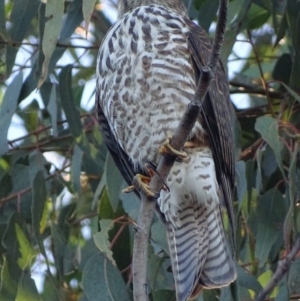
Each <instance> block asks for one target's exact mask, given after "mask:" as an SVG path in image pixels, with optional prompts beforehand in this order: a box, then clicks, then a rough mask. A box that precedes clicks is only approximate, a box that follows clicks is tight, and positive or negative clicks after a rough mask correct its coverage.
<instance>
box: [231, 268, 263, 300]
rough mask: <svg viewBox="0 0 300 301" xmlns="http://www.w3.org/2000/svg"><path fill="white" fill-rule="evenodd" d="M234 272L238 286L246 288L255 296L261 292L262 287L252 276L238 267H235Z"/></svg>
mask: <svg viewBox="0 0 300 301" xmlns="http://www.w3.org/2000/svg"><path fill="white" fill-rule="evenodd" d="M236 271H237V281H238V284H239V285H240V286H243V287H246V288H248V289H250V290H252V291H254V292H255V294H256V295H257V294H258V293H259V292H260V291H261V290H262V286H261V284H260V283H259V282H258V281H257V279H256V278H255V277H254V276H253V275H251V274H250V273H248V272H247V271H246V270H245V269H243V268H242V267H240V266H239V265H236Z"/></svg>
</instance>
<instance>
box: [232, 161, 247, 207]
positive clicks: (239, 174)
mask: <svg viewBox="0 0 300 301" xmlns="http://www.w3.org/2000/svg"><path fill="white" fill-rule="evenodd" d="M235 171H236V192H237V196H238V201H239V208H241V205H242V203H243V200H244V196H245V194H246V192H247V179H246V164H245V162H244V161H238V162H237V163H236V164H235Z"/></svg>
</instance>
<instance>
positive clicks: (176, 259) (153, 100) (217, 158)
mask: <svg viewBox="0 0 300 301" xmlns="http://www.w3.org/2000/svg"><path fill="white" fill-rule="evenodd" d="M210 53H211V43H210V40H209V38H208V37H207V35H206V33H205V31H204V30H203V29H202V28H200V27H199V26H198V25H196V24H195V23H193V22H192V21H191V20H190V19H189V17H188V13H187V10H186V8H185V6H184V4H183V3H182V2H181V1H180V0H119V2H118V20H117V22H116V23H115V24H114V26H113V27H112V28H111V29H110V31H109V32H108V33H107V35H106V37H105V38H104V39H103V42H102V45H101V47H100V50H99V54H98V60H97V87H96V108H97V113H98V119H99V123H100V126H101V129H102V133H103V137H104V139H105V142H106V144H107V147H108V149H109V151H110V153H111V155H112V157H113V158H114V160H115V162H116V165H117V166H118V168H119V169H120V171H121V173H122V175H123V177H124V178H125V180H126V181H127V182H128V183H131V182H132V179H133V177H134V175H135V174H136V173H140V174H145V173H146V170H145V168H144V166H145V163H147V162H151V163H152V164H153V165H155V164H157V163H158V161H159V159H160V156H162V153H161V152H160V151H159V149H160V146H161V145H162V144H163V143H164V141H165V140H166V133H167V132H171V133H172V132H174V131H175V129H176V128H177V126H178V125H179V122H180V120H181V118H182V116H183V113H184V111H185V109H186V107H187V105H188V104H189V102H190V101H191V99H192V97H193V95H194V93H195V89H196V86H197V83H198V81H199V77H200V74H201V68H202V67H203V66H204V65H206V64H207V62H208V59H209V55H210ZM184 151H185V152H186V156H184V157H183V158H182V159H181V160H180V161H179V160H178V162H177V161H176V162H175V164H174V166H173V168H172V169H171V172H170V174H169V176H168V178H167V180H166V186H167V187H168V188H169V190H168V191H165V190H162V191H161V193H160V196H159V198H158V200H157V204H158V207H159V210H160V212H161V214H162V216H163V218H164V222H165V225H166V233H167V239H168V244H169V249H170V258H171V264H172V271H173V274H174V281H175V288H176V297H177V300H178V301H185V300H188V299H191V298H194V297H196V296H197V295H198V294H199V293H200V292H201V291H202V289H211V288H218V287H223V286H227V285H229V284H230V283H231V282H233V281H234V280H235V278H236V272H235V266H234V262H233V259H232V256H231V252H230V250H229V248H228V246H227V243H226V239H225V233H224V227H223V223H222V214H221V208H222V207H223V206H224V205H225V207H226V209H227V213H228V216H229V221H230V223H231V229H232V231H233V228H234V227H233V224H234V223H233V210H232V195H233V190H234V152H233V136H232V130H231V104H230V99H229V90H228V82H227V78H226V75H225V73H224V70H223V68H222V65H221V63H218V65H217V69H216V73H215V75H214V78H213V79H212V82H211V85H210V87H209V90H208V94H207V96H206V99H205V101H204V102H203V109H202V112H201V114H200V115H199V118H198V120H197V122H196V124H195V126H194V128H193V130H192V132H191V134H190V137H189V139H188V144H187V147H186V148H185V149H184ZM232 236H233V234H232Z"/></svg>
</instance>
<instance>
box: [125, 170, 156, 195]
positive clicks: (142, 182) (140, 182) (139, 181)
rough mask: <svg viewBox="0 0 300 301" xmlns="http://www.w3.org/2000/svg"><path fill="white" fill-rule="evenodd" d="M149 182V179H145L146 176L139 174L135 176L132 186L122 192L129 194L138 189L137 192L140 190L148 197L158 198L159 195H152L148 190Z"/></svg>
mask: <svg viewBox="0 0 300 301" xmlns="http://www.w3.org/2000/svg"><path fill="white" fill-rule="evenodd" d="M152 172H153V171H152ZM150 181H151V177H147V176H144V175H141V174H136V175H135V177H134V178H133V183H134V185H131V186H128V187H126V188H125V189H123V190H122V192H124V193H129V192H132V191H134V190H135V189H138V190H139V189H140V190H142V191H143V192H144V193H145V194H146V195H147V196H148V197H151V198H158V197H159V195H158V196H157V195H156V194H154V193H153V192H152V191H151V190H150V188H149V183H150Z"/></svg>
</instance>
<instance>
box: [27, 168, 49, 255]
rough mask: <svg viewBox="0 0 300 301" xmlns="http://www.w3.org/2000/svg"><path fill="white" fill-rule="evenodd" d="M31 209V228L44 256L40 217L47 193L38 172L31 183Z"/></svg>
mask: <svg viewBox="0 0 300 301" xmlns="http://www.w3.org/2000/svg"><path fill="white" fill-rule="evenodd" d="M32 188H33V194H32V207H31V214H32V228H33V232H34V234H35V237H36V240H37V243H38V246H39V248H40V251H41V252H42V254H43V255H44V256H45V255H46V251H45V247H44V242H43V238H42V236H41V234H42V225H41V221H42V217H43V213H44V210H45V206H46V200H47V191H46V187H45V179H44V175H43V172H42V171H41V170H40V171H38V172H37V173H36V175H35V177H34V179H33V181H32Z"/></svg>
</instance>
